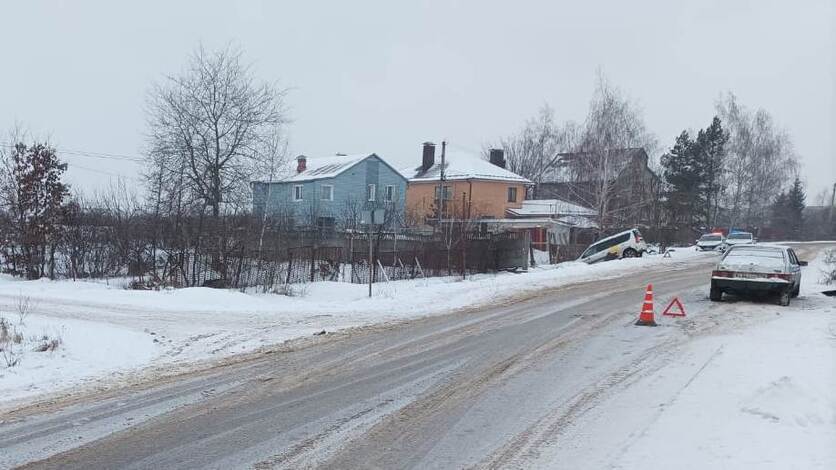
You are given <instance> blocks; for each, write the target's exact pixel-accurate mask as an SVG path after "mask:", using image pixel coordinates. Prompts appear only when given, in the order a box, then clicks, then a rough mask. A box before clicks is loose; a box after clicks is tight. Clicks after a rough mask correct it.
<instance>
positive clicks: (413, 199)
mask: <svg viewBox="0 0 836 470" xmlns="http://www.w3.org/2000/svg"><path fill="white" fill-rule="evenodd" d="M444 185H445V186H450V187H451V192H452V196H451V199H450V200H449V201H448V203H447V211H448V213H449V214H453V215H455V216H456V217H462V216H463V215H464V216H467V214H464V212H465V211H464V210H462V197H463V196H464V201H465V204H467V203H469V204H470V218H473V219H476V218H483V217H490V218H497V219H500V218H504V217H506V215H505V210H506V209H508V208H514V209H519V208H520V207H522V201H523V199H524V198H525V185H524V184H520V183H509V182H506V181H485V180H455V181H445V183H444ZM437 187H438V181H435V182H432V181H427V182H410V183H409V186H408V187H407V197H406V210H407V214H408V217H409V218H410V219H412V220H414V221H415V222H416V223H423V221H424V219H426V218H427V217H432V216H433V208H434V203H435V191H436V188H437ZM509 187H513V188H517V200H516V202H508V188H509ZM465 207H466V205H465Z"/></svg>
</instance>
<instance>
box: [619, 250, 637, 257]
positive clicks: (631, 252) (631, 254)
mask: <svg viewBox="0 0 836 470" xmlns="http://www.w3.org/2000/svg"><path fill="white" fill-rule="evenodd" d="M638 256H639V253H638V252H637V251H636V250H634V249H632V248H627V249H626V250H624V252H623V253H621V257H622V258H636V257H638Z"/></svg>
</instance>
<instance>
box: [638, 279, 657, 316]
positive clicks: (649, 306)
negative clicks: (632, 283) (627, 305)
mask: <svg viewBox="0 0 836 470" xmlns="http://www.w3.org/2000/svg"><path fill="white" fill-rule="evenodd" d="M636 325H638V326H656V321H655V320H654V319H653V284H648V285H647V290H646V291H645V292H644V303H643V304H642V312H641V313H640V314H639V319H638V321H636Z"/></svg>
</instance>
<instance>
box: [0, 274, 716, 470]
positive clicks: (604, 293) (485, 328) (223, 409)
mask: <svg viewBox="0 0 836 470" xmlns="http://www.w3.org/2000/svg"><path fill="white" fill-rule="evenodd" d="M712 264H713V260H710V261H706V260H704V259H703V260H697V261H675V260H672V261H671V262H669V263H665V264H664V265H660V266H658V267H654V268H653V269H652V270H649V271H648V272H645V273H642V274H641V275H636V276H627V277H623V278H618V279H609V280H599V281H592V282H586V283H581V284H576V285H571V286H567V287H564V288H559V289H554V290H550V291H546V292H542V293H541V294H539V295H537V296H536V297H532V298H527V299H516V300H513V301H508V302H505V303H502V304H499V305H494V306H490V307H487V308H481V309H473V310H469V311H462V312H456V313H453V314H449V315H444V316H438V317H431V318H427V319H422V320H417V321H412V322H408V323H404V324H400V325H397V326H390V327H385V328H369V329H363V330H357V331H354V332H351V333H345V334H337V335H329V336H328V337H323V338H322V339H321V340H317V341H316V342H315V343H313V344H312V345H309V346H305V347H300V348H298V349H296V350H291V351H285V352H276V353H274V354H267V355H264V356H261V357H258V358H254V359H251V360H248V361H245V362H242V363H238V364H234V365H230V366H227V367H220V368H216V369H212V370H209V371H204V372H200V373H195V374H191V375H186V376H182V377H178V378H175V379H170V380H165V381H161V382H158V383H155V384H149V385H143V386H138V387H133V388H129V389H125V390H120V391H116V392H108V393H105V394H102V395H100V396H96V397H94V398H93V399H87V400H80V401H76V402H73V403H68V404H65V405H60V406H59V405H55V406H47V407H44V408H43V409H34V410H32V409H29V410H24V411H21V412H18V413H12V414H11V415H10V416H7V417H5V418H4V421H5V422H4V424H0V466H4V465H5V466H15V465H20V464H24V463H26V462H29V463H28V464H26V465H25V467H24V468H63V469H66V468H79V469H81V468H84V469H92V468H120V469H126V468H251V467H255V468H314V467H315V468H386V469H390V468H467V467H477V468H500V467H503V468H504V467H508V466H514V465H513V462H518V461H519V459H520V458H522V457H525V455H531V454H532V453H535V454H536V449H537V446H539V445H548V444H549V442H548V439H547V438H545V437H543V436H538V435H536V432H535V431H536V429H537V424H538V422H539V421H540V420H542V418H543V416H551V417H552V423H553V426H556V427H559V426H561V425H562V424H561V423H566V422H570V421H571V420H572V418H573V416H575V415H577V414H578V413H582V412H583V411H584V409H586V408H587V407H589V406H592V404H594V402H595V400H598V399H601V397H602V396H603V395H605V394H606V393H607V391H608V390H610V389H612V388H613V387H616V386H617V385H618V384H619V383H621V382H624V381H628V380H631V378H632V377H633V376H635V375H636V374H637V373H641V371H642V370H643V369H644V368H646V366H647V364H646V363H647V361H649V360H652V357H659V355H658V354H654V351H655V352H658V351H659V350H660V349H661V348H664V347H665V340H664V336H663V335H661V336H660V335H659V334H657V333H655V332H653V330H661V329H649V330H647V331H648V332H647V333H644V331H645V330H642V329H640V328H638V327H636V328H634V329H630V330H627V329H626V328H628V326H631V322H632V321H634V319H635V316H636V314H637V313H638V308H639V306H640V303H641V300H642V297H643V294H644V287H645V285H646V284H647V283H649V282H652V283H653V284H654V286H655V290H656V293H657V296H666V295H674V294H677V295H679V294H682V293H687V292H692V293H693V292H696V290H699V291H698V292H699V293H698V294H692V295H699V296H700V297H705V295H706V294H705V293H704V292H703V291H707V280H708V272H709V270H710V268H711V266H712ZM657 308H658V307H657ZM616 330H623V331H628V332H630V334H631V335H633V337H634V339H632V340H630V341H627V340H625V339H623V338H619V337H618V336H616V335H614V334H613V331H616ZM637 330H640V331H637ZM654 338H655V339H654ZM618 342H623V343H625V344H626V343H631V344H629V345H625V346H622V345H620V344H617V343H618ZM628 346H629V347H628ZM625 348H626V349H625Z"/></svg>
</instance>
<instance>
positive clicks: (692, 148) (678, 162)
mask: <svg viewBox="0 0 836 470" xmlns="http://www.w3.org/2000/svg"><path fill="white" fill-rule="evenodd" d="M697 151H698V148H697V143H696V142H695V141H694V140H692V139H691V136H690V135H689V134H688V131H682V133H681V134H679V137H677V138H676V143H674V146H673V147H672V148H671V149H670V151H669V152H668V153H667V154H665V155H663V156H662V167H663V168H664V171H663V176H664V178H665V182H666V183H667V185H666V186H667V190H666V196H667V198H666V199H667V206H668V210H669V211H670V213H671V216H672V219H673V221H674V222H676V223H685V224H688V225H694V222H695V215H696V209H697V208H698V207H700V205H701V194H700V168H699V166H698V164H697V161H696V158H695V157H696V154H697Z"/></svg>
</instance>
